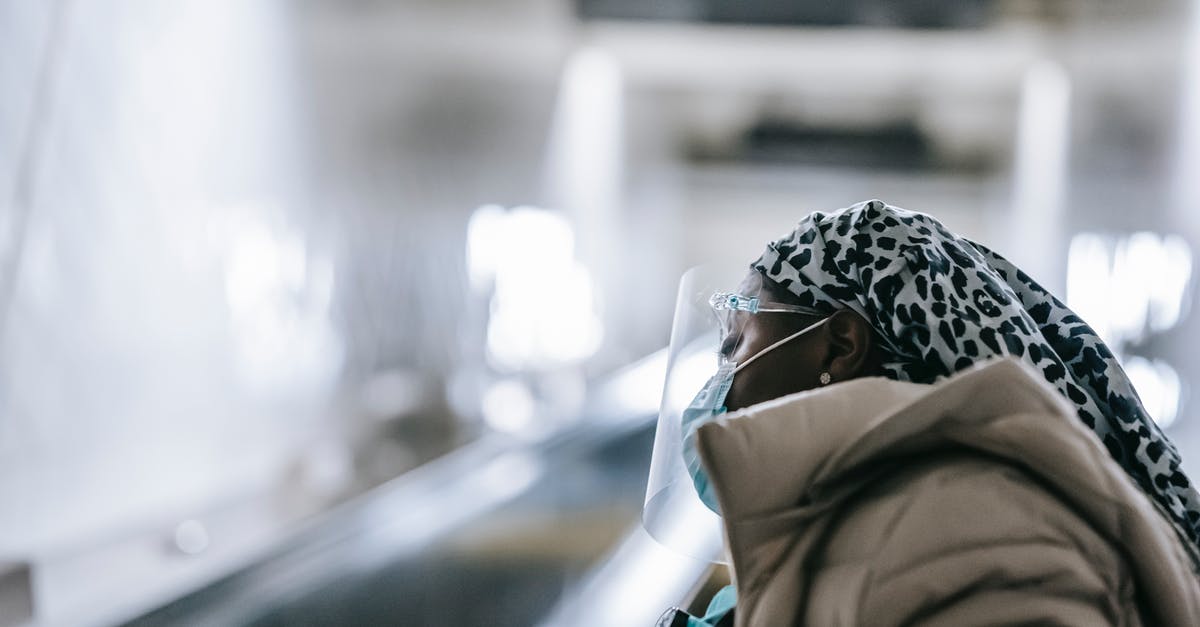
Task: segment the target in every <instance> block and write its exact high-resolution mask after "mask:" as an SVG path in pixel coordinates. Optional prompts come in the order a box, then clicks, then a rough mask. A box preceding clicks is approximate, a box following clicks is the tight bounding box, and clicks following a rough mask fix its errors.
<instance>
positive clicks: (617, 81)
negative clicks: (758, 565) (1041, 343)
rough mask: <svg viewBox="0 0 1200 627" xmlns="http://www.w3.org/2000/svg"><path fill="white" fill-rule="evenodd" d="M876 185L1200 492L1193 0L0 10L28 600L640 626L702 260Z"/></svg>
mask: <svg viewBox="0 0 1200 627" xmlns="http://www.w3.org/2000/svg"><path fill="white" fill-rule="evenodd" d="M869 198H881V199H883V200H885V201H887V202H889V203H892V204H895V205H899V206H902V207H905V208H908V209H912V210H918V211H923V212H926V213H930V214H933V215H935V216H936V217H938V218H940V219H941V220H942V221H943V222H945V223H946V224H947V225H948V226H949V227H950V228H951V229H954V230H956V231H959V232H961V233H963V234H965V235H968V236H970V237H972V238H973V239H976V240H978V241H980V242H983V243H985V244H987V245H989V246H990V247H992V248H994V249H996V250H998V251H1000V252H1001V253H1002V254H1005V255H1007V256H1008V257H1010V258H1011V259H1013V260H1015V261H1016V262H1017V263H1018V264H1019V265H1022V266H1023V267H1024V268H1025V269H1026V270H1027V271H1028V272H1029V273H1030V274H1031V275H1033V276H1034V277H1035V278H1037V279H1038V280H1040V281H1041V282H1042V283H1043V284H1044V285H1046V286H1048V287H1050V288H1051V289H1052V290H1053V291H1055V292H1056V293H1058V294H1060V295H1063V294H1065V297H1066V298H1067V299H1068V301H1069V303H1070V304H1071V305H1072V306H1073V307H1075V308H1076V310H1077V311H1078V312H1079V313H1080V314H1081V315H1083V317H1084V318H1085V319H1087V320H1088V321H1089V322H1090V323H1091V324H1092V325H1093V326H1095V327H1096V328H1097V329H1098V330H1099V331H1100V332H1101V334H1102V335H1103V336H1104V337H1105V338H1106V339H1107V340H1108V341H1109V342H1110V344H1111V345H1112V346H1113V347H1114V349H1115V350H1116V351H1117V352H1118V353H1119V354H1120V355H1121V357H1122V359H1123V362H1124V364H1125V366H1126V368H1127V370H1128V371H1129V373H1130V375H1131V377H1132V378H1133V379H1134V381H1135V383H1136V385H1137V387H1138V389H1139V391H1140V392H1141V395H1142V398H1143V400H1144V401H1145V403H1146V405H1147V408H1148V409H1149V410H1150V412H1151V414H1152V415H1153V416H1154V417H1155V419H1156V420H1158V421H1159V423H1160V424H1161V425H1163V426H1164V427H1166V428H1167V430H1168V432H1169V433H1170V434H1171V435H1172V437H1173V438H1174V439H1175V441H1176V442H1177V443H1178V445H1179V447H1180V449H1181V451H1182V453H1183V455H1184V458H1185V465H1186V466H1187V467H1188V468H1190V469H1191V473H1192V475H1193V477H1194V476H1196V473H1197V471H1198V470H1200V466H1198V465H1197V464H1198V463H1200V425H1198V422H1197V421H1198V420H1200V400H1198V399H1197V397H1196V395H1195V394H1194V389H1195V385H1194V384H1195V382H1196V381H1198V380H1200V358H1198V357H1197V356H1196V354H1195V351H1194V350H1193V349H1194V347H1196V346H1197V345H1198V340H1200V336H1198V332H1200V329H1198V328H1197V322H1196V318H1195V316H1192V315H1190V311H1191V309H1192V305H1193V302H1194V300H1195V298H1196V290H1195V289H1194V288H1193V283H1194V281H1193V276H1192V267H1193V254H1194V253H1193V251H1194V248H1195V246H1196V242H1197V241H1198V239H1197V238H1198V237H1200V206H1198V205H1200V6H1197V3H1195V2H1184V1H1182V0H1177V1H1169V0H1146V1H1143V2H1138V3H1133V2H1118V1H1116V0H1103V1H1100V2H1095V1H1093V2H1084V1H1083V0H1040V1H1039V0H957V1H953V2H951V1H942V2H939V1H931V0H904V1H899V2H897V1H885V0H847V1H845V2H840V3H828V2H817V1H813V0H798V1H796V2H779V1H777V0H659V1H658V2H652V3H648V2H634V1H632V0H575V1H574V2H568V1H565V0H452V1H451V0H405V1H400V2H385V1H382V0H342V1H335V0H296V1H293V2H284V1H282V0H263V1H260V2H243V1H240V0H176V1H173V2H169V3H165V2H154V1H151V0H47V1H46V2H20V1H19V0H0V626H4V627H7V626H10V625H118V624H126V623H130V624H138V625H173V624H186V625H318V624H320V625H324V624H386V625H537V624H546V625H554V624H571V625H638V624H653V622H654V620H655V619H656V618H657V617H658V615H659V614H661V613H662V611H663V610H665V609H666V607H667V606H669V605H681V604H683V605H686V604H687V603H688V599H690V598H691V597H692V596H693V595H694V594H695V591H696V590H697V588H698V586H701V585H703V582H704V581H705V580H706V578H707V577H708V575H709V571H708V566H707V564H706V563H704V562H698V561H693V560H689V559H686V558H683V557H681V556H678V555H675V554H673V553H670V552H668V551H666V550H665V549H662V548H660V547H658V545H656V544H655V543H654V542H653V541H652V540H649V539H648V537H647V536H646V535H645V533H644V532H643V531H641V529H640V526H639V524H638V519H639V513H640V509H641V504H642V498H643V496H644V488H645V477H646V470H647V466H648V460H649V454H650V447H651V440H652V436H653V421H654V418H655V414H656V412H657V407H658V402H659V397H660V395H661V389H662V379H663V376H664V372H665V365H666V356H665V352H664V350H663V349H664V348H665V346H666V345H667V341H668V337H669V332H670V326H671V317H672V310H673V307H674V302H675V290H676V285H677V282H678V280H679V277H680V274H681V273H682V272H683V271H684V270H685V269H686V268H688V267H690V266H692V265H695V264H699V263H704V262H716V263H723V264H731V265H745V264H748V263H749V262H750V261H752V260H753V259H754V258H756V257H757V255H758V254H759V253H760V252H761V250H762V248H763V246H764V245H765V244H766V243H767V242H768V241H770V240H772V239H774V238H776V237H779V236H781V235H783V234H784V233H786V232H787V231H789V230H790V229H791V228H792V226H793V225H794V223H795V222H796V221H798V220H799V219H800V218H801V217H803V216H804V215H805V214H807V213H808V212H810V211H814V210H832V209H835V208H839V207H843V206H847V205H849V204H852V203H854V202H857V201H860V200H865V199H869ZM712 540H713V539H712V538H695V539H694V541H695V542H696V543H697V546H705V547H707V546H710V544H711V542H712Z"/></svg>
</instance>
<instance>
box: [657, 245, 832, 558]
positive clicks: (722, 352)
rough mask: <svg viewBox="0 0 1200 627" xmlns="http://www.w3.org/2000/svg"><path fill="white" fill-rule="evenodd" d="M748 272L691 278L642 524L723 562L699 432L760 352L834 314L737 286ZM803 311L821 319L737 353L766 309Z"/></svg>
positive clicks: (696, 273) (675, 332) (699, 273)
mask: <svg viewBox="0 0 1200 627" xmlns="http://www.w3.org/2000/svg"><path fill="white" fill-rule="evenodd" d="M744 272H745V271H744V270H743V271H742V272H740V273H739V272H737V269H736V268H734V269H732V270H731V269H723V268H715V267H711V266H700V267H697V268H693V269H691V270H689V271H687V272H686V273H684V275H683V279H682V280H681V281H680V285H679V295H678V299H677V301H676V305H675V320H674V326H673V327H672V329H671V344H670V347H669V348H668V350H667V352H668V356H667V377H666V382H665V386H664V387H663V399H662V405H661V406H660V410H659V415H658V428H657V430H656V432H655V435H654V453H653V456H652V457H651V460H650V476H649V478H648V480H647V483H646V501H645V504H644V507H643V511H642V525H643V526H644V527H645V528H646V531H647V532H649V533H650V535H651V536H652V537H653V538H654V539H655V540H657V541H658V542H659V543H661V544H663V545H665V546H667V547H669V548H671V549H673V550H675V551H677V552H679V553H682V554H684V555H688V556H690V557H694V558H697V559H702V560H713V561H719V559H720V558H721V551H720V548H721V537H722V536H721V519H720V516H719V514H718V513H717V504H716V499H715V498H714V496H713V494H712V492H711V489H710V487H709V485H708V479H707V475H706V474H705V473H704V470H703V468H702V467H701V464H700V459H699V456H698V455H697V453H696V450H695V447H694V437H693V436H694V434H695V431H696V429H698V428H699V427H700V426H701V425H703V424H705V423H706V422H708V421H710V420H712V419H714V418H716V417H717V416H719V415H721V414H722V413H724V412H725V396H726V395H727V394H728V393H729V388H730V386H732V385H733V379H734V377H735V376H736V374H737V373H738V372H739V371H740V370H742V369H743V368H745V367H746V366H748V365H750V364H751V363H753V362H754V361H755V360H756V359H758V358H759V357H760V356H762V355H764V354H766V353H767V352H769V351H771V350H773V349H775V348H776V347H778V346H781V345H783V344H785V343H787V342H789V341H791V340H793V339H795V338H797V337H799V336H800V335H803V334H804V333H806V332H808V331H810V330H812V329H815V328H816V327H818V326H820V324H822V323H823V322H824V318H826V317H827V316H828V313H826V312H821V311H818V310H815V309H809V308H806V307H799V306H795V305H786V304H781V303H773V302H769V300H766V299H763V298H762V294H761V290H760V291H759V292H758V293H754V294H743V293H739V292H737V291H736V288H735V287H734V286H737V285H738V283H739V282H740V281H741V280H742V279H743V278H744ZM787 313H798V314H805V315H809V316H820V317H821V318H822V320H821V322H818V323H816V324H813V325H811V326H808V327H806V328H805V329H803V330H801V331H798V332H796V333H793V334H791V335H789V336H785V337H783V338H780V339H779V340H778V341H776V342H774V343H772V344H770V345H769V346H767V347H765V348H763V349H762V350H760V351H758V352H757V353H756V354H754V355H753V356H751V357H749V358H748V359H745V360H744V361H742V362H741V363H738V362H734V361H732V360H731V359H730V355H732V354H733V353H734V349H735V348H736V347H737V346H738V343H739V342H740V341H741V339H742V336H743V333H744V331H745V329H746V325H747V324H748V323H749V322H750V320H751V318H752V317H753V316H757V315H760V314H787Z"/></svg>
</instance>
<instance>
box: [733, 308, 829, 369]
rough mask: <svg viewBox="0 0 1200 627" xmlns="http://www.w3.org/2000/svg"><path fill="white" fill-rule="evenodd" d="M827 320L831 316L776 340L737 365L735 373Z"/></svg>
mask: <svg viewBox="0 0 1200 627" xmlns="http://www.w3.org/2000/svg"><path fill="white" fill-rule="evenodd" d="M826 320H829V318H825V319H824V320H820V321H818V322H816V323H814V324H810V325H808V326H807V327H804V328H803V329H801V330H799V331H796V332H795V333H793V334H791V335H789V336H787V337H785V338H783V339H782V340H779V341H778V342H775V343H774V344H772V345H770V346H768V347H766V348H764V349H762V350H760V351H758V352H757V353H755V354H754V356H753V357H751V358H750V359H747V360H746V361H743V362H742V363H740V364H738V365H737V367H736V368H734V369H733V374H737V373H738V371H739V370H741V369H742V368H745V367H746V366H749V365H750V364H752V363H754V360H755V359H758V358H759V357H762V356H763V355H766V354H767V353H769V352H771V351H773V350H775V349H776V348H779V347H780V346H783V345H784V344H787V343H788V342H790V341H792V340H794V339H796V338H798V337H800V336H801V335H804V334H805V333H808V332H809V331H812V330H813V329H815V328H817V327H819V326H821V325H822V324H825V321H826Z"/></svg>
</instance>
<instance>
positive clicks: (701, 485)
mask: <svg viewBox="0 0 1200 627" xmlns="http://www.w3.org/2000/svg"><path fill="white" fill-rule="evenodd" d="M825 320H828V318H826V319H825ZM825 320H821V321H819V322H816V323H814V324H812V325H810V326H808V327H805V328H804V329H802V330H800V331H797V332H796V333H793V334H791V335H789V336H787V337H785V338H783V339H782V340H779V341H778V342H775V343H774V344H772V345H770V346H768V347H766V348H764V349H762V350H761V351H759V352H758V353H756V354H755V355H753V356H752V357H750V359H747V360H746V361H744V362H742V363H740V364H739V363H737V362H734V361H729V360H727V359H724V358H722V359H721V364H720V366H718V367H717V373H716V374H714V375H713V376H712V377H710V378H709V379H708V382H706V383H705V384H704V387H702V388H700V392H699V393H698V394H696V397H695V398H694V399H692V402H691V403H689V404H688V406H687V407H686V408H685V409H684V410H683V414H682V417H681V421H680V422H681V423H682V424H681V426H682V433H683V461H684V463H685V464H686V465H687V469H688V474H690V475H691V476H692V485H694V486H695V487H696V494H698V495H699V496H700V500H701V501H702V502H703V503H704V504H705V505H706V506H708V508H709V509H711V510H712V511H714V512H716V513H717V514H718V515H719V514H720V513H721V512H720V510H719V509H718V507H717V498H716V495H715V494H713V492H712V487H711V486H710V485H709V482H708V474H707V473H706V472H704V467H703V466H702V465H701V463H700V455H699V453H698V452H697V451H696V430H697V429H699V428H700V427H701V426H702V425H704V424H707V423H708V422H711V421H712V420H714V419H716V418H717V417H718V416H720V415H721V414H723V413H725V411H726V410H725V397H726V396H728V395H729V388H730V387H732V386H733V377H734V375H736V374H737V373H738V371H740V370H741V369H743V368H745V367H746V366H749V365H750V364H752V363H754V360H756V359H758V358H759V357H762V356H763V355H765V354H767V353H768V352H770V351H772V350H775V349H776V348H779V347H780V346H782V345H784V344H786V343H788V342H790V341H792V340H794V339H796V338H798V337H800V336H801V335H804V334H805V333H808V332H809V331H811V330H813V329H815V328H817V327H819V326H821V324H823V323H824V322H825Z"/></svg>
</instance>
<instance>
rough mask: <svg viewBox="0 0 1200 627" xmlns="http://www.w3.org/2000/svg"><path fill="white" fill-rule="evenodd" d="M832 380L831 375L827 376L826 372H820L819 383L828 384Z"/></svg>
mask: <svg viewBox="0 0 1200 627" xmlns="http://www.w3.org/2000/svg"><path fill="white" fill-rule="evenodd" d="M832 380H833V377H831V376H829V373H828V372H822V373H821V378H820V381H821V385H829V382H830V381H832Z"/></svg>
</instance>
